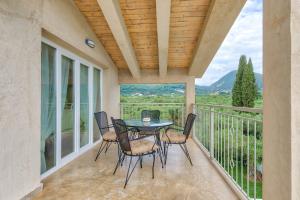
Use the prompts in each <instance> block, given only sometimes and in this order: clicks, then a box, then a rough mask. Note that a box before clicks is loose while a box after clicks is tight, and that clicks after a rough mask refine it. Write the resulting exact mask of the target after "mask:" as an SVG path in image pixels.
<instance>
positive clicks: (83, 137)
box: [80, 64, 89, 146]
mask: <svg viewBox="0 0 300 200" xmlns="http://www.w3.org/2000/svg"><path fill="white" fill-rule="evenodd" d="M88 69H89V68H88V67H87V66H85V65H83V64H80V146H84V145H85V144H87V143H88V141H89V135H88V130H89V87H88V84H89V83H88V76H89V71H88Z"/></svg>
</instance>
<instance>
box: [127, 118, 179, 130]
mask: <svg viewBox="0 0 300 200" xmlns="http://www.w3.org/2000/svg"><path fill="white" fill-rule="evenodd" d="M125 123H126V125H127V126H128V127H132V128H136V129H138V130H141V131H144V130H146V131H157V130H160V129H162V128H166V127H168V126H171V125H173V124H174V123H173V122H172V121H170V120H158V121H149V122H144V121H142V120H138V119H132V120H125Z"/></svg>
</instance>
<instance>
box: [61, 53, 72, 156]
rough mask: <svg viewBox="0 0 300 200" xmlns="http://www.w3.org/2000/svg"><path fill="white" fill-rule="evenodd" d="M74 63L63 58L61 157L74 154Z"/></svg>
mask: <svg viewBox="0 0 300 200" xmlns="http://www.w3.org/2000/svg"><path fill="white" fill-rule="evenodd" d="M74 74H75V73H74V61H73V60H71V59H70V58H67V57H65V56H62V57H61V157H62V158H63V157H65V156H67V155H69V154H70V153H72V152H74V141H75V140H74V136H75V132H74V119H75V112H74V111H75V110H74V109H75V106H74V105H75V87H74V77H75V75H74Z"/></svg>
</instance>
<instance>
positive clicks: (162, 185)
mask: <svg viewBox="0 0 300 200" xmlns="http://www.w3.org/2000/svg"><path fill="white" fill-rule="evenodd" d="M188 148H189V151H190V154H191V157H192V159H193V163H194V166H193V167H191V166H190V163H189V162H188V160H187V159H186V157H185V155H184V154H183V152H182V151H181V149H180V148H179V146H176V145H173V146H171V147H170V149H169V156H168V163H167V166H166V169H162V168H161V165H160V162H159V158H156V164H155V178H154V179H152V178H151V166H152V157H149V158H148V157H145V159H144V164H143V168H142V169H141V168H139V167H137V168H136V169H135V171H134V172H133V175H132V177H131V179H130V181H129V183H128V186H127V188H126V189H123V185H124V179H125V175H126V170H127V165H128V161H129V160H127V161H125V164H124V166H123V167H122V168H119V169H118V171H117V173H116V174H115V175H112V172H113V169H114V167H115V164H116V160H117V155H116V154H117V153H116V149H117V148H116V146H115V145H112V147H111V148H110V149H109V150H108V152H107V153H106V155H104V154H103V155H101V156H100V157H99V159H98V160H97V162H94V157H95V155H96V153H97V150H98V145H97V146H96V147H94V148H93V149H92V150H90V151H88V152H86V153H85V154H83V155H82V156H80V157H79V158H77V159H76V160H74V161H72V162H71V163H69V164H68V165H67V166H65V167H63V168H62V169H60V170H59V171H57V172H56V173H54V174H53V175H51V176H49V177H48V178H46V179H45V180H44V181H43V184H44V189H43V191H42V192H41V193H40V194H39V195H38V196H37V198H35V199H34V200H39V199H43V200H48V199H72V200H76V199H88V200H94V199H99V198H100V199H165V200H168V199H172V200H175V199H210V200H214V199H216V200H217V199H230V200H233V199H238V198H237V197H236V196H235V193H234V192H233V191H232V190H231V189H230V187H229V186H228V185H227V184H226V183H225V181H224V180H223V179H222V178H221V176H220V175H219V174H218V172H217V171H216V169H215V168H214V167H213V166H212V164H211V163H210V162H209V160H208V158H207V157H206V156H205V155H204V154H203V152H202V151H201V150H200V149H199V148H198V146H197V145H196V144H195V143H194V142H193V141H192V139H190V141H188Z"/></svg>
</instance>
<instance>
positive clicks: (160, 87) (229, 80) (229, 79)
mask: <svg viewBox="0 0 300 200" xmlns="http://www.w3.org/2000/svg"><path fill="white" fill-rule="evenodd" d="M236 73H237V71H236V70H234V71H231V72H229V73H228V74H226V75H225V76H223V77H222V78H220V79H219V80H218V81H216V82H214V83H213V84H211V85H210V86H201V85H196V94H197V95H207V94H228V93H231V90H232V87H233V84H234V81H235V76H236ZM255 78H256V84H257V87H258V90H260V91H261V90H262V87H263V84H262V83H263V81H262V74H259V73H255ZM184 91H185V85H184V84H124V85H121V95H122V96H151V95H153V96H170V95H184Z"/></svg>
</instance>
